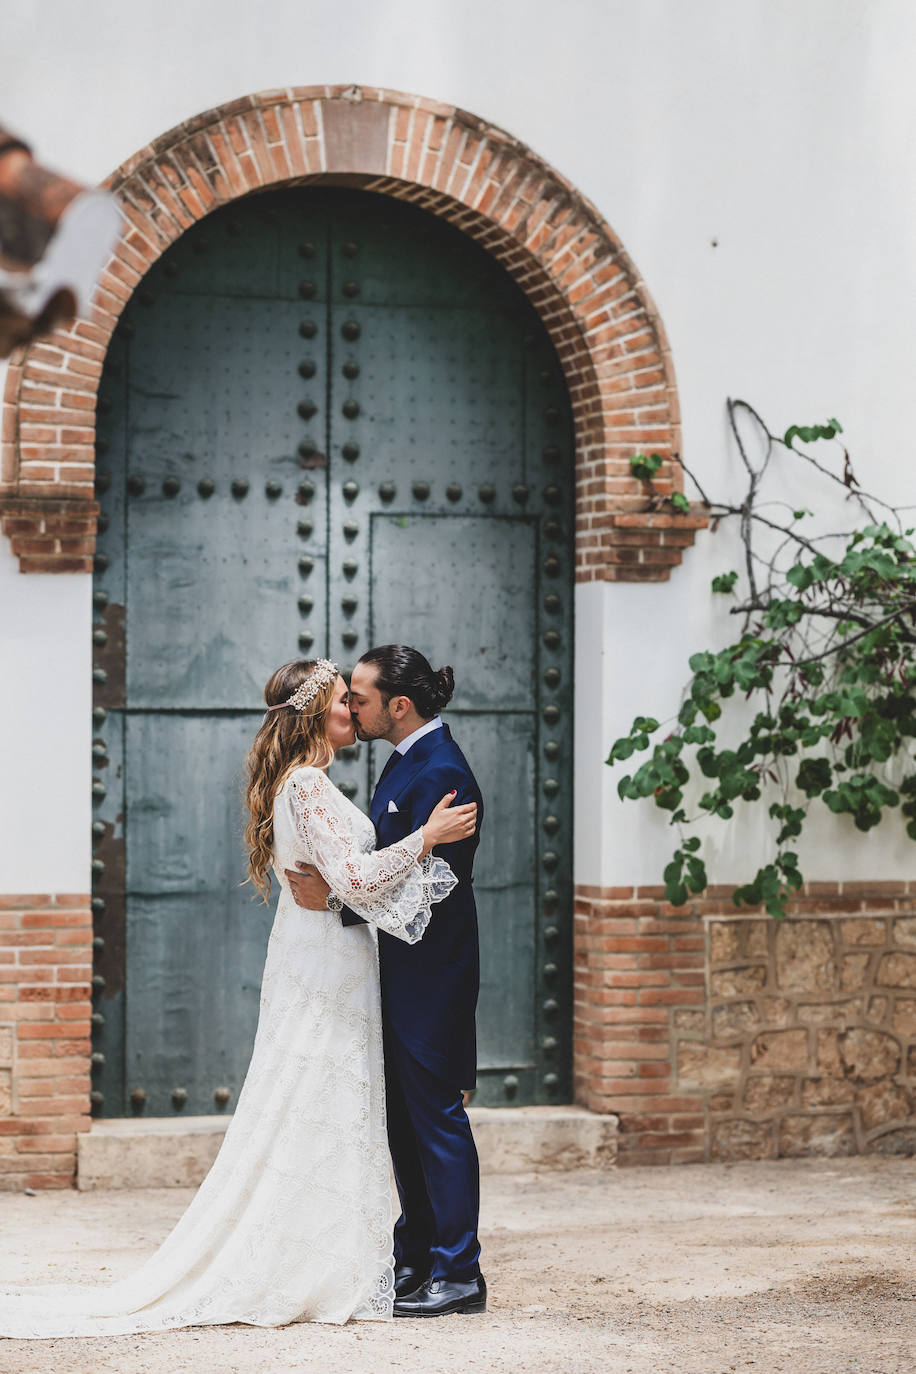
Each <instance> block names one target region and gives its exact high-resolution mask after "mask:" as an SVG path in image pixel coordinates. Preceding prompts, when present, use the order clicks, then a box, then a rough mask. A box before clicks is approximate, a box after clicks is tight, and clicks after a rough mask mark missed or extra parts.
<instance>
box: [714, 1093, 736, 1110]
mask: <svg viewBox="0 0 916 1374" xmlns="http://www.w3.org/2000/svg"><path fill="white" fill-rule="evenodd" d="M734 1106H735V1099H734V1097H733V1096H732V1095H731V1093H716V1095H715V1097H711V1098H710V1099H709V1110H710V1111H711V1112H730V1111H732V1110H733V1109H734Z"/></svg>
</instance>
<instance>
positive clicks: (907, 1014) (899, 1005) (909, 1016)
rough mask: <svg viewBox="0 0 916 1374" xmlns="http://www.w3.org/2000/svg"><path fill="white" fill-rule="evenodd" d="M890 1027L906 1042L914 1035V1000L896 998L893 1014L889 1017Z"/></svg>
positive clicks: (915, 1023)
mask: <svg viewBox="0 0 916 1374" xmlns="http://www.w3.org/2000/svg"><path fill="white" fill-rule="evenodd" d="M891 1025H892V1026H893V1028H894V1030H895V1031H896V1032H897V1034H898V1035H902V1036H903V1038H904V1040H908V1039H909V1037H910V1036H911V1035H916V998H913V997H898V998H897V1001H896V1003H895V1005H894V1014H893V1016H892V1017H891Z"/></svg>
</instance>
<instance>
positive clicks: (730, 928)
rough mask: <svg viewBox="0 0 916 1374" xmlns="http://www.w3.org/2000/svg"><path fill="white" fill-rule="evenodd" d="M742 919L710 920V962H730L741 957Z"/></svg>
mask: <svg viewBox="0 0 916 1374" xmlns="http://www.w3.org/2000/svg"><path fill="white" fill-rule="evenodd" d="M740 930H741V922H740V921H710V923H709V962H710V963H711V964H730V963H733V962H734V960H735V959H737V958H739V957H740V956H739V933H740Z"/></svg>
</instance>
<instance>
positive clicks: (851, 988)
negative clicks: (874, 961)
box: [840, 954, 870, 992]
mask: <svg viewBox="0 0 916 1374" xmlns="http://www.w3.org/2000/svg"><path fill="white" fill-rule="evenodd" d="M869 957H870V956H869V955H868V954H844V955H843V962H842V963H841V965H840V988H841V990H842V991H843V992H855V990H856V989H857V988H861V987H863V986H864V984H865V979H866V977H867V976H868V960H869Z"/></svg>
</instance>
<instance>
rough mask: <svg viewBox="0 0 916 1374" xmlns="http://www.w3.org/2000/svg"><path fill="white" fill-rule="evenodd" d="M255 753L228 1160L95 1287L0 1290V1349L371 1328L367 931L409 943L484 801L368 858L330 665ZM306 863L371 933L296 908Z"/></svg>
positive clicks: (376, 1081) (382, 1265) (281, 700)
mask: <svg viewBox="0 0 916 1374" xmlns="http://www.w3.org/2000/svg"><path fill="white" fill-rule="evenodd" d="M264 697H265V700H266V702H267V712H266V714H265V716H264V719H263V721H262V723H261V726H260V729H259V730H258V733H257V735H256V737H255V740H254V743H253V745H252V748H251V752H250V754H249V757H248V787H247V793H246V800H247V803H248V809H249V821H248V826H247V829H246V832H245V839H246V843H247V845H248V849H249V875H250V878H251V881H252V882H253V883H254V885H255V886H256V887H257V888H258V890H259V891H260V892H261V894H262V896H263V897H264V900H265V901H266V900H267V897H268V894H269V891H270V873H271V870H273V874H274V876H275V877H276V879H277V881H278V883H279V885H280V901H279V904H278V907H277V914H276V917H275V919H274V924H273V929H272V930H271V934H270V940H269V943H268V947H267V962H266V965H265V968H264V977H263V982H262V987H261V1010H260V1018H259V1021H258V1031H257V1036H256V1038H255V1043H254V1050H253V1053H252V1056H251V1063H250V1065H249V1068H248V1074H247V1077H246V1079H245V1083H244V1085H243V1087H242V1091H241V1093H240V1096H239V1101H238V1106H237V1108H236V1111H235V1114H234V1116H233V1118H232V1120H231V1122H230V1123H229V1127H228V1129H227V1131H226V1136H225V1140H224V1142H223V1145H222V1147H221V1149H220V1152H219V1154H218V1156H217V1158H216V1161H215V1163H214V1164H213V1167H212V1169H211V1170H210V1172H209V1174H208V1175H207V1177H206V1178H205V1179H204V1182H203V1183H202V1185H201V1187H200V1189H199V1191H198V1192H197V1194H196V1196H195V1197H194V1199H193V1201H192V1202H191V1205H190V1206H189V1207H188V1209H187V1211H186V1212H185V1214H184V1216H183V1217H182V1218H181V1220H180V1221H179V1222H178V1224H177V1226H176V1227H175V1229H174V1230H173V1231H172V1233H171V1234H170V1235H169V1236H168V1237H167V1239H166V1240H165V1241H164V1242H163V1244H162V1245H161V1246H160V1247H159V1249H158V1250H157V1251H156V1252H155V1254H154V1255H153V1256H152V1257H151V1258H150V1259H149V1260H147V1262H146V1263H145V1264H144V1265H143V1267H142V1268H141V1269H140V1270H138V1271H137V1273H135V1274H133V1275H132V1276H131V1277H130V1278H127V1279H124V1280H122V1281H121V1282H119V1283H115V1284H111V1285H109V1286H106V1287H92V1286H86V1285H79V1286H76V1285H46V1286H42V1287H40V1288H39V1287H33V1288H15V1289H7V1290H5V1291H0V1335H2V1336H16V1337H52V1336H100V1335H106V1334H111V1335H117V1334H124V1333H129V1332H139V1331H162V1330H166V1329H168V1328H172V1327H178V1326H209V1325H220V1324H223V1323H227V1322H245V1323H248V1324H250V1325H252V1326H282V1325H284V1324H285V1323H287V1322H293V1321H322V1322H345V1321H348V1320H349V1319H350V1318H364V1319H368V1320H381V1319H385V1318H387V1317H390V1316H391V1312H392V1303H393V1288H394V1283H393V1263H392V1217H391V1200H390V1192H389V1164H388V1144H387V1139H386V1133H385V1087H384V1082H385V1080H384V1070H383V1061H382V1026H381V1009H380V997H379V983H378V952H377V938H378V937H377V935H376V928H377V929H379V930H384V931H387V932H388V933H389V934H390V935H395V936H397V937H399V938H400V939H402V940H406V941H408V942H409V943H411V944H412V943H415V942H416V941H417V940H419V939H420V938H421V937H422V935H423V932H424V930H425V929H426V926H427V924H428V923H429V919H430V915H431V909H432V906H433V904H434V903H436V902H438V901H441V900H442V898H443V897H445V896H447V895H448V893H449V892H450V891H451V889H452V888H453V887H454V885H455V883H456V879H455V876H454V874H453V873H452V870H451V869H450V868H449V866H448V864H446V863H445V862H444V860H442V859H439V858H435V857H433V856H432V854H431V852H430V851H431V850H432V849H433V847H434V846H435V845H439V844H444V843H447V842H450V841H453V840H457V839H464V838H465V837H466V836H467V835H468V834H470V833H472V832H473V829H474V820H475V813H476V807H475V806H473V805H471V806H461V807H456V808H454V809H452V810H449V809H448V808H449V803H450V801H451V799H452V795H453V794H449V795H448V796H447V797H445V798H443V800H442V801H441V802H440V803H439V805H438V806H437V807H436V808H435V810H434V811H433V813H432V815H431V816H430V818H429V821H428V822H427V823H426V824H425V825H424V826H422V827H421V829H419V830H417V831H415V832H414V834H412V835H409V836H408V837H407V838H406V839H405V840H402V841H400V842H399V843H398V844H394V845H390V846H389V847H388V848H387V849H381V850H377V851H376V850H375V848H374V846H375V831H374V829H373V826H372V823H371V822H370V821H369V819H368V818H367V817H366V816H364V815H363V813H362V812H361V811H359V810H358V809H357V808H356V807H355V806H353V805H352V804H351V803H350V802H349V801H348V800H347V799H346V798H345V797H344V796H343V795H342V794H341V793H340V792H339V791H338V789H337V788H336V787H335V786H334V784H333V783H332V782H331V781H330V780H329V779H328V777H327V773H326V770H327V767H328V765H329V764H330V762H331V760H332V759H333V757H334V751H335V750H336V749H339V748H340V747H341V746H343V745H345V744H352V743H353V741H354V739H355V731H354V727H353V720H352V717H351V715H350V711H349V707H348V704H347V703H348V698H347V687H346V683H345V682H344V681H343V679H342V678H341V677H340V676H339V674H338V671H337V667H336V665H335V664H333V663H329V662H328V661H327V660H326V659H319V660H318V661H317V662H312V661H309V660H297V661H295V662H293V663H287V664H286V665H285V666H284V667H282V668H278V669H277V671H276V672H275V673H274V674H273V676H272V677H271V678H270V680H269V682H268V683H267V686H266V687H265V689H264ZM297 859H301V860H305V861H307V862H310V863H312V864H314V865H315V866H316V867H317V868H318V869H319V870H320V872H321V873H322V874H323V876H324V878H325V881H326V882H327V883H328V884H329V885H330V887H331V889H332V892H333V893H334V894H336V896H337V897H338V898H342V899H343V901H344V902H345V903H346V905H347V906H349V907H350V908H351V909H352V910H353V911H355V912H357V914H358V915H360V916H362V917H364V918H365V921H366V922H367V924H365V925H352V926H347V927H344V926H343V925H341V922H340V919H339V917H338V915H337V914H336V912H333V911H329V910H324V911H304V910H302V909H301V908H300V907H298V906H297V905H296V903H295V902H294V901H293V899H292V895H291V893H290V891H289V887H288V885H287V882H286V880H285V878H284V876H283V870H284V869H285V868H290V869H292V868H294V867H295V862H296V860H297Z"/></svg>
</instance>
